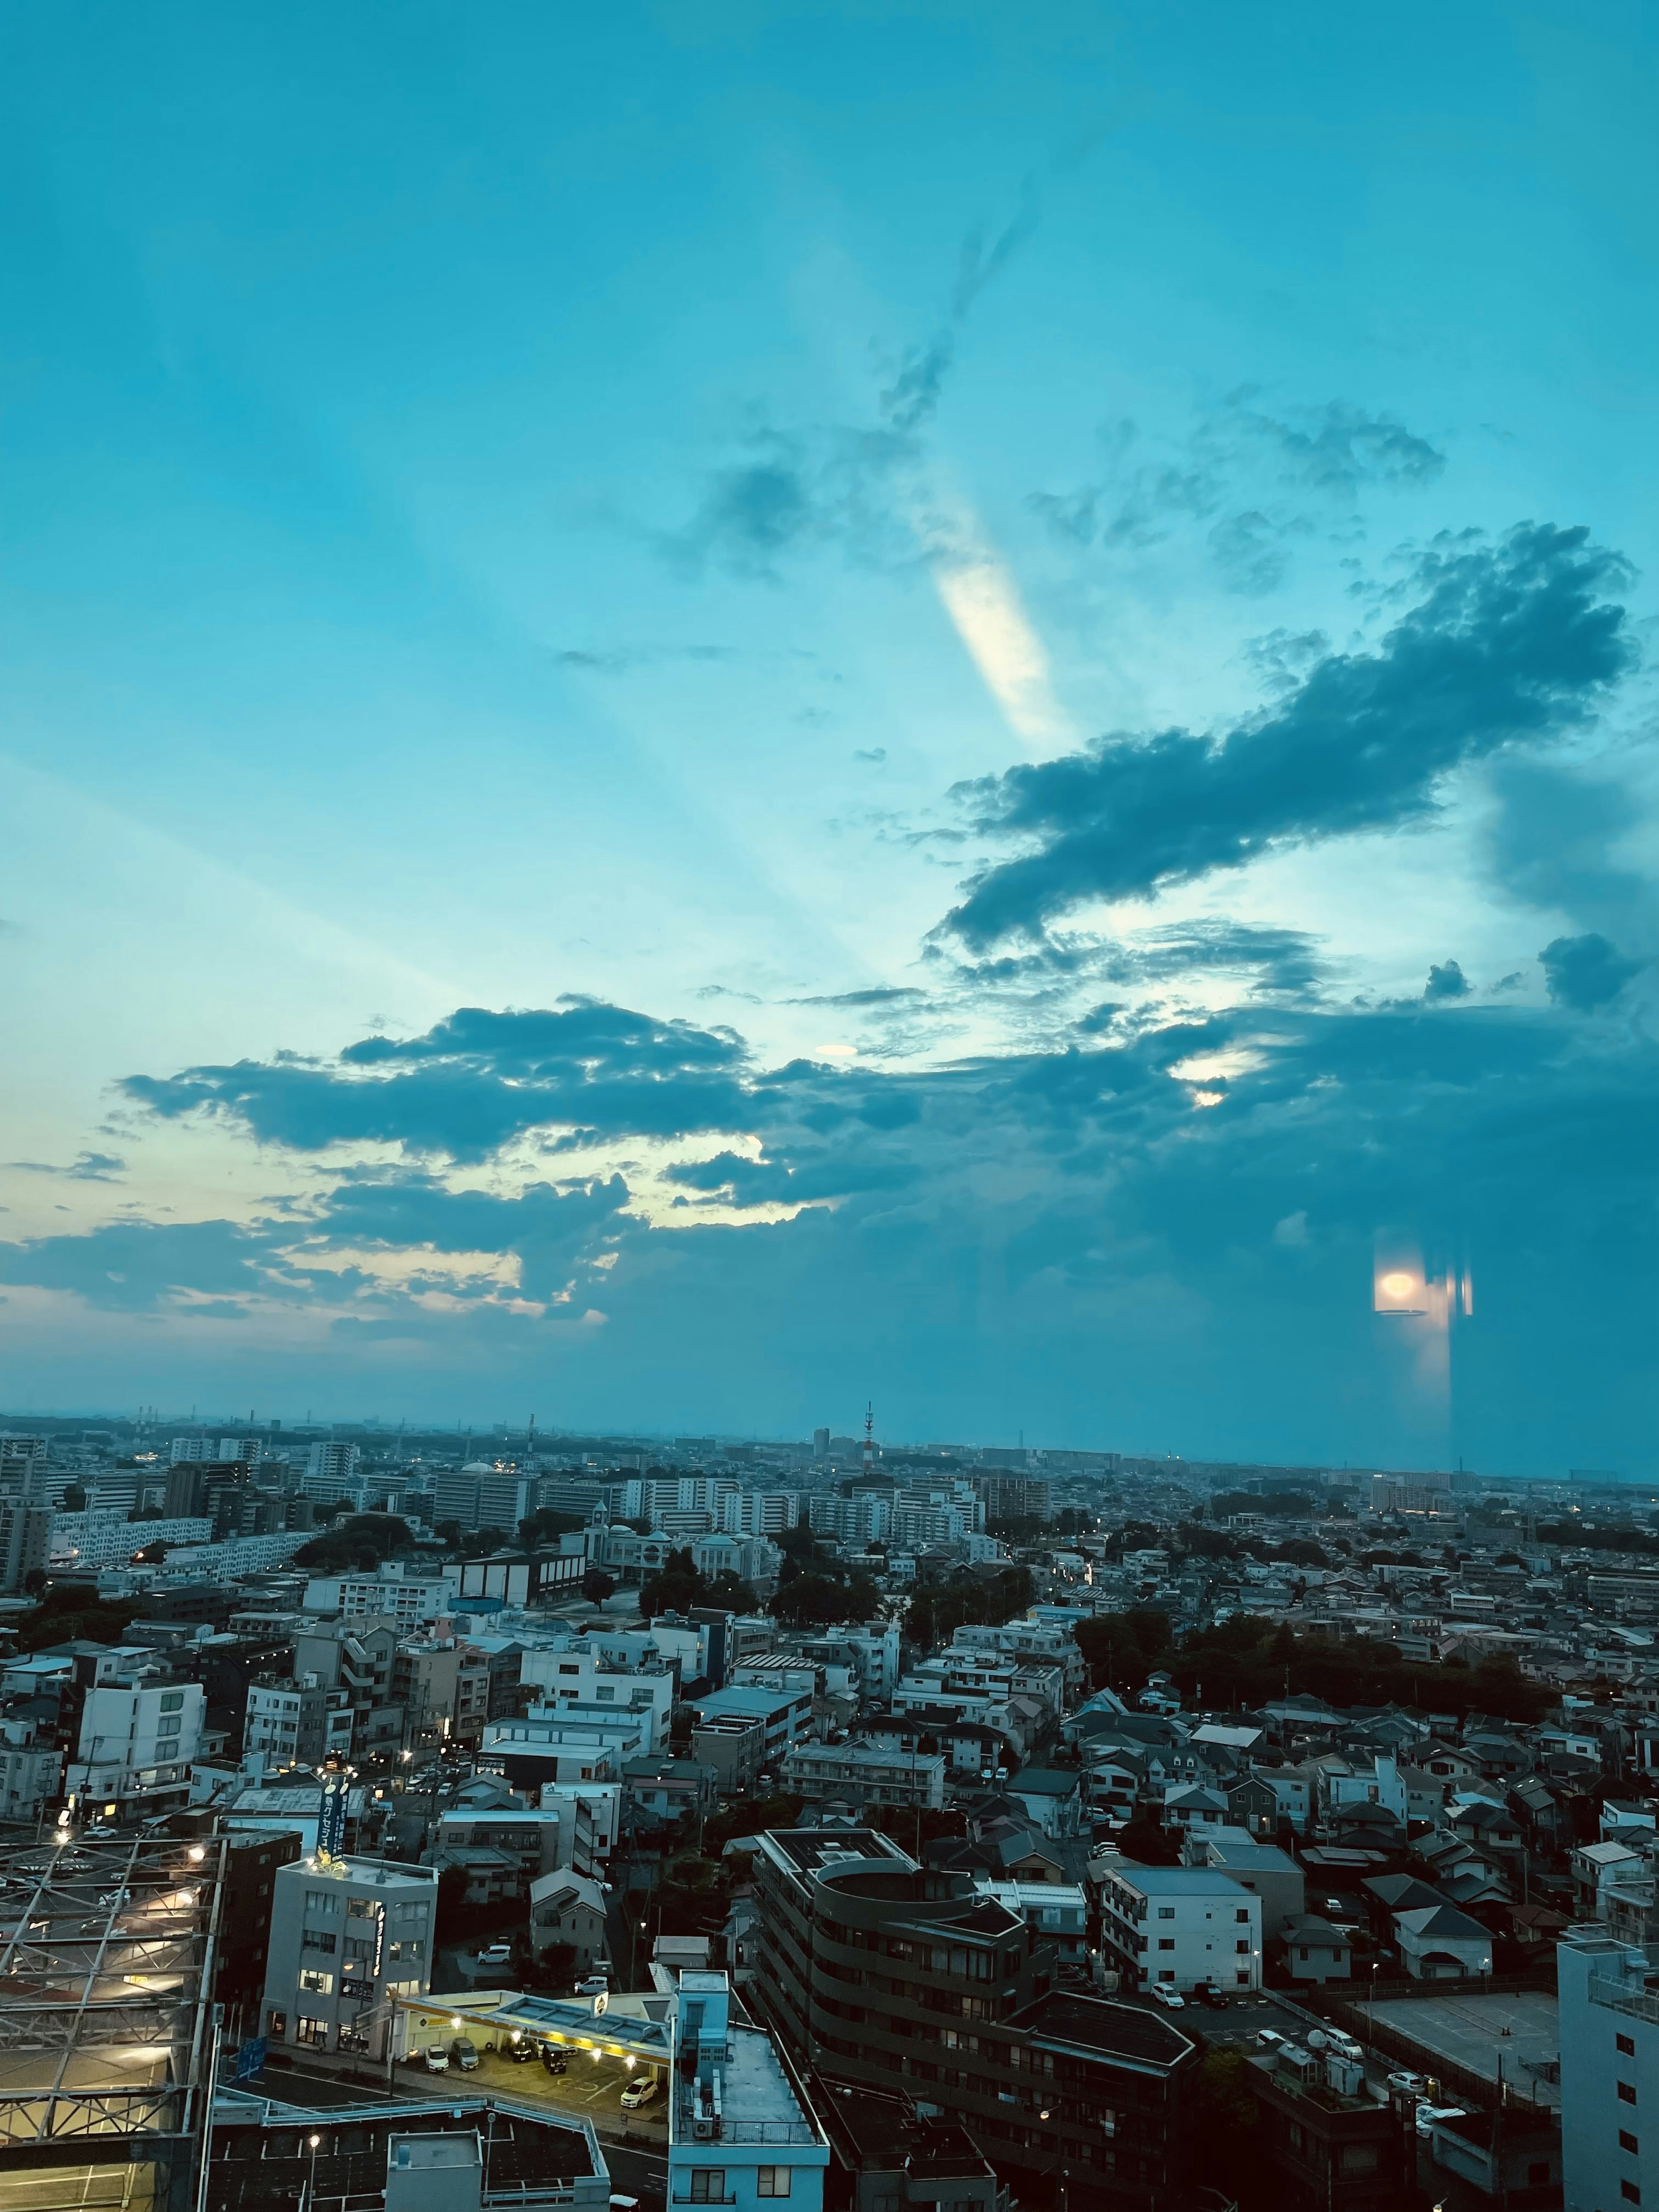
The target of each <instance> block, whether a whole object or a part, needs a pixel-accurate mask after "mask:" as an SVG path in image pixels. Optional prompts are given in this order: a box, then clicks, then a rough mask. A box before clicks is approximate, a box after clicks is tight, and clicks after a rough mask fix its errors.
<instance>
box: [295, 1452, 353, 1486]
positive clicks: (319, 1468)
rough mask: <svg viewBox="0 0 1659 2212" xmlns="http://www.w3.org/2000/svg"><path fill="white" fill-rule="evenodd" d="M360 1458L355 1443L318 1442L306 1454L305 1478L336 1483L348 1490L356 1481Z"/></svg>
mask: <svg viewBox="0 0 1659 2212" xmlns="http://www.w3.org/2000/svg"><path fill="white" fill-rule="evenodd" d="M361 1459H362V1450H361V1449H360V1448H359V1447H358V1446H357V1445H356V1444H350V1443H320V1442H319V1443H314V1444H313V1445H312V1447H311V1449H310V1450H309V1451H308V1452H307V1454H306V1470H305V1479H306V1480H307V1482H308V1483H311V1482H318V1483H337V1484H338V1485H339V1486H340V1488H341V1489H342V1490H349V1489H350V1488H351V1487H352V1486H354V1485H355V1484H356V1480H357V1466H358V1462H359V1461H360V1460H361Z"/></svg>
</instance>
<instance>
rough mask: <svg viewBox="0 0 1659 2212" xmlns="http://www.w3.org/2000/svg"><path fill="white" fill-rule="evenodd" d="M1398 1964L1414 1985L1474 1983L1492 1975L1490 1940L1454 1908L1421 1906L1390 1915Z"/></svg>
mask: <svg viewBox="0 0 1659 2212" xmlns="http://www.w3.org/2000/svg"><path fill="white" fill-rule="evenodd" d="M1394 1932H1395V1942H1396V1943H1397V1944H1398V1945H1399V1947H1400V1957H1401V1964H1402V1965H1403V1966H1404V1967H1405V1969H1406V1972H1407V1973H1408V1974H1409V1975H1410V1976H1411V1978H1412V1979H1413V1981H1414V1982H1461V1981H1470V1980H1474V1978H1476V1977H1478V1976H1480V1975H1482V1974H1490V1973H1491V1972H1492V1937H1491V1936H1489V1935H1488V1934H1487V1932H1486V1929H1484V1928H1483V1927H1482V1926H1481V1925H1480V1922H1479V1921H1478V1920H1471V1919H1470V1917H1469V1916H1468V1913H1467V1912H1460V1911H1458V1909H1457V1907H1456V1906H1455V1905H1423V1906H1422V1907H1420V1908H1419V1911H1415V1912H1396V1913H1395V1916H1394Z"/></svg>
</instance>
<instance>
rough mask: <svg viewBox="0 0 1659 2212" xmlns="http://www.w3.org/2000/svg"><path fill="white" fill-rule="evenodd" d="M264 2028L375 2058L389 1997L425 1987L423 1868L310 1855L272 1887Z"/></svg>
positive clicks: (428, 1905)
mask: <svg viewBox="0 0 1659 2212" xmlns="http://www.w3.org/2000/svg"><path fill="white" fill-rule="evenodd" d="M271 1889H272V1897H271V1913H270V1946H269V1952H268V1956H267V1961H266V1966H265V1986H264V2033H265V2035H266V2036H267V2037H268V2038H269V2039H270V2042H271V2043H272V2044H273V2045H280V2046H282V2047H283V2049H285V2050H289V2051H307V2052H309V2053H312V2054H313V2055H315V2056H319V2057H327V2056H329V2055H331V2054H333V2053H340V2054H342V2055H343V2056H345V2057H371V2058H380V2057H386V2055H387V2052H388V2051H389V2050H390V2048H391V2044H390V2040H389V2039H390V2038H391V2035H392V2011H393V2001H394V2000H395V1999H397V1998H399V1997H422V1996H425V1995H426V1993H427V1991H428V1989H429V1988H430V1987H431V1973H432V1947H433V1937H434V1922H435V1914H436V1911H437V1903H438V1877H437V1875H436V1872H435V1870H434V1869H432V1868H430V1867H412V1866H401V1865H387V1864H386V1863H384V1862H382V1861H380V1860H375V1859H357V1858H326V1857H322V1856H321V1855H320V1854H318V1853H313V1854H312V1855H311V1856H310V1857H307V1858H303V1859H300V1860H298V1861H296V1862H295V1863H294V1864H293V1865H291V1866H285V1867H281V1868H278V1869H276V1875H275V1879H274V1881H273V1882H272V1885H271Z"/></svg>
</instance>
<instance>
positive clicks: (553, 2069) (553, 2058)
mask: <svg viewBox="0 0 1659 2212" xmlns="http://www.w3.org/2000/svg"><path fill="white" fill-rule="evenodd" d="M542 2064H543V2065H544V2066H545V2067H546V2069H547V2070H548V2072H549V2073H550V2074H568V2072H569V2071H570V2057H569V2054H568V2052H567V2051H561V2050H560V2048H559V2046H558V2045H557V2044H556V2043H544V2044H543V2045H542Z"/></svg>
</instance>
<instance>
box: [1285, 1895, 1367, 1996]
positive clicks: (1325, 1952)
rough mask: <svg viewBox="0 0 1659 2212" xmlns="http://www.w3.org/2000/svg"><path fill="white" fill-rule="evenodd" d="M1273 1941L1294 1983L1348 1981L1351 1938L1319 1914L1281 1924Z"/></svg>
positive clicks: (1306, 1914)
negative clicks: (1349, 1939)
mask: <svg viewBox="0 0 1659 2212" xmlns="http://www.w3.org/2000/svg"><path fill="white" fill-rule="evenodd" d="M1272 1940H1273V1949H1274V1950H1275V1951H1276V1952H1277V1954H1278V1955H1279V1963H1280V1964H1281V1965H1282V1966H1283V1967H1284V1969H1285V1972H1286V1973H1287V1974H1288V1975H1289V1976H1290V1978H1291V1980H1292V1981H1293V1982H1307V1983H1313V1984H1318V1983H1321V1982H1345V1981H1346V1980H1347V1979H1348V1978H1349V1974H1350V1972H1351V1971H1352V1948H1351V1947H1350V1944H1349V1942H1348V1938H1347V1936H1346V1935H1345V1934H1344V1932H1343V1930H1342V1929H1340V1928H1336V1927H1334V1926H1333V1925H1332V1924H1331V1923H1330V1922H1329V1921H1328V1920H1325V1919H1322V1917H1320V1915H1319V1914H1318V1913H1316V1912H1307V1913H1304V1914H1302V1915H1301V1917H1299V1918H1293V1919H1289V1920H1282V1921H1280V1923H1279V1926H1278V1928H1277V1929H1276V1930H1275V1931H1274V1934H1273V1939H1272Z"/></svg>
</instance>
